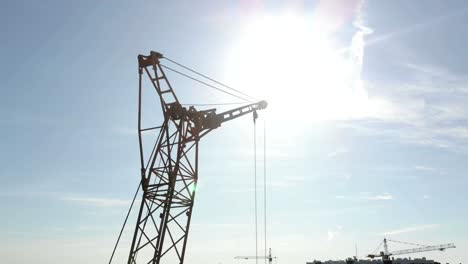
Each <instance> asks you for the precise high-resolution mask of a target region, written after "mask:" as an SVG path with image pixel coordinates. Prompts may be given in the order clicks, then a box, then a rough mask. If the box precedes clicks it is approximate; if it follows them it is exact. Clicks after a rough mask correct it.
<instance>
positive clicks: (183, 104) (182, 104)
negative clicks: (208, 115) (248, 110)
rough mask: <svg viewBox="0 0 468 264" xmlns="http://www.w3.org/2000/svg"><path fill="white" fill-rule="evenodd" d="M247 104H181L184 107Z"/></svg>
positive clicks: (238, 103)
mask: <svg viewBox="0 0 468 264" xmlns="http://www.w3.org/2000/svg"><path fill="white" fill-rule="evenodd" d="M240 104H245V102H233V103H213V104H190V103H188V104H181V105H182V106H217V105H220V106H223V105H240Z"/></svg>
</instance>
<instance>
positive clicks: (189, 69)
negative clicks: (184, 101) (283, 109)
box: [164, 57, 258, 101]
mask: <svg viewBox="0 0 468 264" xmlns="http://www.w3.org/2000/svg"><path fill="white" fill-rule="evenodd" d="M164 59H166V60H168V61H170V62H172V63H174V64H176V65H177V66H180V67H182V68H184V69H186V70H188V71H191V72H193V73H195V74H198V75H200V76H202V77H204V78H206V79H208V80H210V81H212V82H214V83H217V84H219V85H221V86H223V87H225V88H228V89H230V90H232V91H234V92H236V93H239V94H242V95H244V96H247V97H248V98H250V99H251V100H254V101H258V99H256V98H254V97H252V96H250V95H248V94H246V93H244V92H242V91H239V90H237V89H234V88H233V87H231V86H228V85H226V84H224V83H221V82H219V81H217V80H215V79H213V78H211V77H208V76H206V75H204V74H202V73H200V72H198V71H195V70H194V69H192V68H190V67H188V66H185V65H183V64H181V63H179V62H176V61H174V60H172V59H169V58H167V57H164Z"/></svg>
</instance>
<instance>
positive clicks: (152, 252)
mask: <svg viewBox="0 0 468 264" xmlns="http://www.w3.org/2000/svg"><path fill="white" fill-rule="evenodd" d="M163 58H164V57H163V55H162V54H161V53H158V52H154V51H152V52H151V54H150V55H149V56H143V55H139V56H138V64H139V110H138V137H139V145H140V162H141V186H142V189H143V197H142V199H141V205H140V209H139V212H138V220H137V222H136V226H135V231H134V235H133V239H132V244H131V248H130V253H129V256H128V264H136V263H145V264H146V263H153V264H167V263H174V264H183V263H184V257H185V253H186V246H187V238H188V233H189V228H190V220H191V217H192V208H193V203H194V199H195V190H196V186H197V181H198V144H199V141H200V139H201V138H202V137H203V136H205V135H206V134H208V133H209V132H211V131H212V130H214V129H216V128H218V127H219V126H221V124H222V123H224V122H226V121H230V120H233V119H235V118H238V117H240V116H243V115H246V114H248V113H254V116H256V111H257V110H261V109H264V108H266V107H267V103H266V102H265V101H260V102H258V103H252V104H248V105H246V106H243V107H239V108H236V109H232V110H229V111H226V112H223V113H220V114H217V113H216V109H210V110H203V111H199V110H197V109H195V107H194V106H191V107H189V108H188V109H187V108H185V107H183V106H182V105H181V103H180V102H179V100H178V98H177V96H176V94H175V92H174V90H173V89H172V86H171V85H170V83H169V81H168V79H167V77H166V74H165V73H164V70H163V66H162V65H161V64H160V60H161V59H163ZM144 74H146V75H147V77H148V78H149V81H150V83H151V86H152V88H154V90H155V91H156V94H157V98H158V99H159V101H160V103H161V107H162V111H163V115H164V121H163V123H162V125H161V126H152V127H147V128H146V127H145V128H143V127H142V97H143V96H142V82H143V75H144ZM146 131H153V132H154V135H157V138H156V141H155V145H154V147H152V148H150V149H146V148H145V146H144V144H143V142H142V141H143V133H144V132H146ZM145 138H146V136H145Z"/></svg>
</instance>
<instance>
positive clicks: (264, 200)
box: [263, 120, 267, 264]
mask: <svg viewBox="0 0 468 264" xmlns="http://www.w3.org/2000/svg"><path fill="white" fill-rule="evenodd" d="M266 192H267V188H266V121H265V120H264V121H263V206H264V211H263V212H264V215H263V221H264V222H263V224H264V227H265V241H264V242H265V243H264V256H266V255H267V220H266V219H267V194H266ZM266 263H267V259H266V258H265V264H266Z"/></svg>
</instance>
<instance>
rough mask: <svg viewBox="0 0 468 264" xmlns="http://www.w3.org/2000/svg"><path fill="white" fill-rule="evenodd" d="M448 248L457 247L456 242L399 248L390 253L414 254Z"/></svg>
mask: <svg viewBox="0 0 468 264" xmlns="http://www.w3.org/2000/svg"><path fill="white" fill-rule="evenodd" d="M447 248H455V244H453V243H449V244H443V245H437V246H426V247H420V248H412V249H404V250H398V251H393V252H391V253H390V255H402V254H412V253H419V252H426V251H434V250H441V251H442V250H445V249H447Z"/></svg>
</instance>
